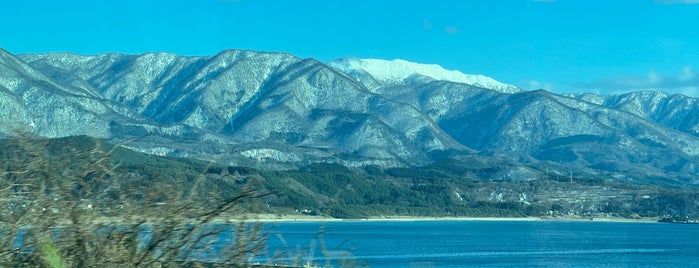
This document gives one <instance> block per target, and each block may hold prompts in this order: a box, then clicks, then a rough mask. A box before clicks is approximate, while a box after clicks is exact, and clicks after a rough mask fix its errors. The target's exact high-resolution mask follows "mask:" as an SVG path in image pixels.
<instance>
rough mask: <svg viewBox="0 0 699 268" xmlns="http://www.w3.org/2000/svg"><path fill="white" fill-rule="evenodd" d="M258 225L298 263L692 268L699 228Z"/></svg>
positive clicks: (698, 257) (698, 251)
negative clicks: (289, 252)
mask: <svg viewBox="0 0 699 268" xmlns="http://www.w3.org/2000/svg"><path fill="white" fill-rule="evenodd" d="M265 228H266V230H267V231H269V233H270V234H271V235H270V237H269V242H268V243H269V248H270V252H274V251H284V250H289V251H292V252H295V253H297V254H299V252H301V253H300V255H302V256H300V258H301V259H302V260H303V262H306V261H307V260H311V261H312V262H313V263H314V264H317V265H324V264H326V262H327V261H331V262H332V263H333V264H337V261H338V260H342V259H351V260H354V261H356V262H357V263H358V264H364V265H366V266H370V267H464V266H467V267H699V225H682V224H663V223H610V222H567V221H421V222H329V223H268V224H266V225H265ZM319 234H322V235H319ZM323 247H325V248H327V250H325V253H323V250H322V248H323ZM348 252H349V253H350V254H351V256H352V257H349V258H348V257H347V256H346V255H347V254H348ZM296 258H297V259H298V258H299V256H297V257H296Z"/></svg>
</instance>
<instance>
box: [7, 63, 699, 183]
mask: <svg viewBox="0 0 699 268" xmlns="http://www.w3.org/2000/svg"><path fill="white" fill-rule="evenodd" d="M0 112H1V113H2V114H3V115H4V117H3V124H2V127H3V128H2V129H0V130H2V131H4V132H7V131H8V129H12V128H22V129H25V130H26V129H28V130H30V131H33V132H35V133H37V134H39V135H42V136H46V137H63V136H71V135H90V136H95V137H100V138H105V139H108V140H110V141H113V142H120V141H123V140H125V139H129V138H133V137H139V139H137V140H135V141H132V142H131V143H129V144H127V145H126V146H128V147H129V148H132V149H134V150H138V151H143V152H148V153H152V154H160V155H171V156H181V157H194V158H200V159H214V160H215V161H220V162H222V163H225V164H229V165H249V166H264V167H272V168H294V167H298V166H302V165H305V164H308V163H312V162H334V163H341V164H344V165H347V166H366V165H376V166H382V167H394V166H406V165H423V164H427V163H430V162H431V161H434V160H438V159H441V158H444V157H449V158H455V159H466V158H464V157H465V156H468V157H469V159H472V158H473V157H498V158H507V159H510V160H511V161H514V162H518V163H520V164H521V165H529V166H531V165H547V166H557V167H560V168H561V169H567V170H571V171H572V170H575V172H576V173H578V174H588V175H589V176H593V177H602V178H606V177H614V178H618V177H625V178H635V179H638V180H641V181H644V182H647V181H648V180H649V178H653V179H657V180H662V181H665V182H673V183H677V182H680V183H691V184H697V183H699V166H698V165H697V164H699V135H697V133H699V132H698V129H699V127H698V126H699V121H697V120H698V119H697V118H699V114H697V113H699V102H698V101H697V100H696V99H693V98H688V97H685V96H680V95H667V94H665V93H661V92H637V93H629V94H625V95H618V96H600V95H591V94H577V95H566V96H564V95H557V94H553V93H550V92H546V91H543V90H540V91H522V90H521V89H519V88H517V87H515V86H511V85H507V84H503V83H500V82H497V81H495V80H494V79H492V78H489V77H485V76H480V75H466V74H463V73H461V72H458V71H448V70H445V69H443V68H441V67H439V66H437V65H424V64H417V63H410V62H406V61H401V60H394V61H384V60H360V59H353V58H347V59H341V60H336V61H332V62H330V63H327V64H325V63H322V62H319V61H316V60H313V59H300V58H297V57H295V56H293V55H290V54H285V53H266V52H253V51H239V50H226V51H223V52H221V53H218V54H216V55H212V56H201V57H183V56H179V55H174V54H168V53H147V54H141V55H126V54H99V55H76V54H70V53H47V54H25V55H17V56H15V55H12V54H10V53H9V52H6V51H4V50H0ZM532 170H534V169H532ZM505 173H507V172H505ZM527 174H530V175H526V176H528V177H527V178H523V179H536V175H531V174H536V172H534V173H531V172H528V173H527ZM522 176H524V175H522Z"/></svg>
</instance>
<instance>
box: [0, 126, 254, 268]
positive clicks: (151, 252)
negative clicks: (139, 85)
mask: <svg viewBox="0 0 699 268" xmlns="http://www.w3.org/2000/svg"><path fill="white" fill-rule="evenodd" d="M85 140H88V141H89V142H86V143H88V144H77V146H75V147H72V146H67V147H59V148H58V149H56V148H54V147H51V146H48V141H47V140H46V139H42V138H39V137H35V136H32V135H30V134H27V133H22V132H19V133H15V134H14V135H11V136H10V137H9V138H6V139H4V140H3V141H2V147H0V158H1V159H2V163H1V165H0V201H1V202H2V206H1V207H0V232H2V233H1V234H2V235H3V236H4V237H6V239H3V240H2V241H0V264H4V265H11V266H28V267H35V266H43V267H61V266H67V267H163V266H165V267H167V266H177V267H180V266H187V267H197V266H202V265H204V264H205V262H208V264H207V265H208V266H207V267H209V266H227V267H228V266H232V267H238V266H248V265H249V259H250V258H251V256H253V255H255V254H259V253H260V252H262V251H263V249H264V246H265V235H264V234H263V232H262V230H261V225H260V224H250V223H246V222H244V221H241V222H240V223H238V224H236V225H233V224H230V223H229V222H228V221H226V220H225V219H226V218H227V217H229V216H230V214H231V213H232V212H233V211H234V210H235V209H236V208H237V207H239V205H240V204H241V203H242V202H244V201H248V200H255V199H258V198H261V197H263V196H265V195H267V194H266V193H259V192H258V191H256V190H255V189H252V188H250V187H241V188H240V189H239V191H238V192H237V194H234V195H231V194H228V195H218V194H216V193H217V192H222V191H207V190H208V189H206V187H207V185H210V181H209V180H211V178H210V177H207V176H206V171H204V172H202V174H200V176H197V177H196V178H194V179H193V180H192V181H191V182H189V183H186V182H185V181H186V180H184V178H183V181H182V182H181V183H182V184H183V185H173V184H164V183H158V184H153V183H151V184H148V183H142V184H139V183H137V182H138V181H139V180H144V181H145V180H147V179H148V178H142V177H138V176H139V175H138V174H135V175H132V177H133V178H131V180H127V179H124V176H122V175H123V174H118V172H117V168H118V165H116V164H112V163H111V162H110V161H109V160H110V158H109V156H110V155H111V154H112V153H113V152H114V150H116V149H117V148H119V147H118V146H115V147H112V146H108V145H107V144H105V143H103V142H101V141H99V140H93V139H87V138H86V139H85ZM80 142H85V141H82V140H78V143H80ZM80 146H84V147H85V148H79V147H80ZM52 150H53V151H52ZM56 150H58V151H56ZM61 150H63V151H61ZM225 236H228V237H231V238H232V239H231V241H230V242H229V243H225V244H221V243H220V240H221V239H220V238H221V237H225Z"/></svg>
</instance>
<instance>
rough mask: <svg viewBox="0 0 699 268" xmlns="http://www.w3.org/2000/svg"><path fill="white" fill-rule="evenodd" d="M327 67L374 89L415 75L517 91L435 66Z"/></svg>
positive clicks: (365, 63) (356, 62)
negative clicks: (374, 85) (368, 82)
mask: <svg viewBox="0 0 699 268" xmlns="http://www.w3.org/2000/svg"><path fill="white" fill-rule="evenodd" d="M328 65H330V66H332V67H334V68H336V69H338V70H341V71H342V72H344V73H346V74H348V75H350V76H353V77H354V78H355V79H357V80H358V81H359V82H364V81H365V80H367V77H364V76H366V75H370V76H371V78H372V79H373V80H374V81H376V82H378V83H379V85H378V86H390V85H395V84H399V83H402V82H404V81H405V80H406V79H408V78H411V77H414V76H415V75H419V76H423V77H428V78H431V79H434V80H439V81H449V82H454V83H463V84H469V85H473V86H477V87H483V88H488V89H493V90H497V91H500V92H503V93H516V92H520V91H522V90H521V89H520V88H518V87H516V86H513V85H508V84H505V83H502V82H498V81H496V80H495V79H493V78H490V77H487V76H484V75H474V74H464V73H462V72H460V71H457V70H451V71H450V70H446V69H444V68H442V67H441V66H439V65H436V64H420V63H414V62H409V61H405V60H401V59H397V60H390V61H389V60H380V59H357V58H343V59H338V60H333V61H330V62H328Z"/></svg>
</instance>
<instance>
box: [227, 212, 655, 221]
mask: <svg viewBox="0 0 699 268" xmlns="http://www.w3.org/2000/svg"><path fill="white" fill-rule="evenodd" d="M658 220H659V218H654V217H653V218H638V219H632V218H621V217H597V218H581V217H419V216H372V217H367V218H346V219H345V218H331V217H325V216H308V215H273V214H253V215H246V216H244V217H241V218H231V219H229V222H240V221H247V222H259V223H294V222H299V223H314V222H318V223H324V222H426V221H433V222H437V221H499V222H507V221H509V222H514V221H541V222H618V223H658Z"/></svg>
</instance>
